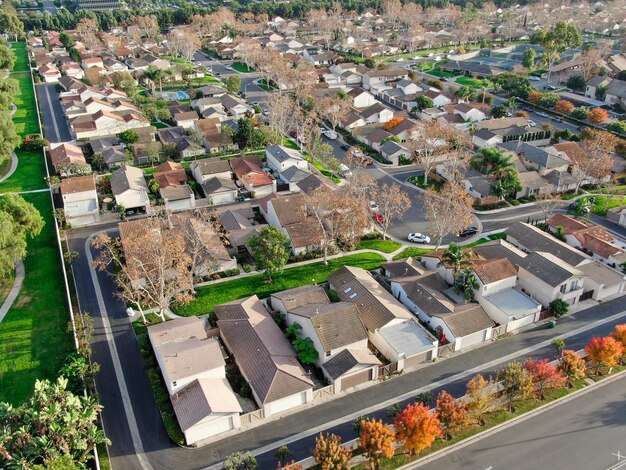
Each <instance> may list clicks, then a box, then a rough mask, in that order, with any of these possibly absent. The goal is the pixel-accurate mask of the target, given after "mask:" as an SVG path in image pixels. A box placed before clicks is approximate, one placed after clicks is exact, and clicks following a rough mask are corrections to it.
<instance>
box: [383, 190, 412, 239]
mask: <svg viewBox="0 0 626 470" xmlns="http://www.w3.org/2000/svg"><path fill="white" fill-rule="evenodd" d="M374 199H375V200H376V202H377V203H378V209H379V211H380V213H381V214H382V215H383V217H384V220H383V221H382V222H381V223H380V226H381V227H382V229H383V240H384V239H386V238H387V229H388V228H389V224H391V221H392V220H394V219H396V218H401V217H402V216H403V215H404V214H405V213H406V211H408V210H409V209H410V208H411V205H412V202H411V199H410V198H409V196H408V195H407V194H406V193H405V192H404V191H403V190H402V189H401V188H400V186H399V185H397V184H394V185H388V184H386V183H384V184H383V185H382V186H380V187H379V190H378V191H376V194H375V196H374Z"/></svg>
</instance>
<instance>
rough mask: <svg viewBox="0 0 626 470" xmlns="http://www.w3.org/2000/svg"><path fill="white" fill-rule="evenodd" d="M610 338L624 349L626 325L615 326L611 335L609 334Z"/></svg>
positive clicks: (625, 344)
mask: <svg viewBox="0 0 626 470" xmlns="http://www.w3.org/2000/svg"><path fill="white" fill-rule="evenodd" d="M611 338H613V339H615V340H617V341H618V342H619V343H621V345H622V346H623V347H624V349H626V323H623V324H621V325H616V326H615V329H614V330H613V333H611ZM625 352H626V351H625Z"/></svg>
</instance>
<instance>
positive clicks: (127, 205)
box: [111, 165, 150, 212]
mask: <svg viewBox="0 0 626 470" xmlns="http://www.w3.org/2000/svg"><path fill="white" fill-rule="evenodd" d="M111 191H112V192H113V196H114V197H115V204H116V205H118V206H120V207H123V208H124V210H131V209H140V210H142V211H144V212H149V210H150V199H148V185H147V184H146V180H145V179H144V177H143V170H142V169H141V168H136V167H133V166H128V165H127V166H125V167H123V168H119V169H117V170H115V171H114V172H113V173H112V174H111Z"/></svg>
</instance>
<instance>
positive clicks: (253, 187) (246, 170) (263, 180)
mask: <svg viewBox="0 0 626 470" xmlns="http://www.w3.org/2000/svg"><path fill="white" fill-rule="evenodd" d="M261 165H263V163H262V162H261V159H260V158H259V157H256V156H249V157H236V158H233V159H231V160H230V167H231V168H232V170H233V173H234V174H235V177H236V178H237V180H238V181H239V182H240V183H241V185H242V186H243V187H244V188H245V189H246V190H247V191H248V192H250V193H254V197H256V198H262V197H264V196H268V195H270V194H273V193H275V192H276V180H275V179H274V178H272V177H271V175H269V173H268V172H267V171H264V170H263V168H262V166H261Z"/></svg>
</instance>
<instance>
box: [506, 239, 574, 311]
mask: <svg viewBox="0 0 626 470" xmlns="http://www.w3.org/2000/svg"><path fill="white" fill-rule="evenodd" d="M518 276H519V285H520V287H521V288H522V289H523V290H524V291H526V292H528V293H529V294H530V295H531V296H532V297H533V298H534V299H537V300H538V301H539V302H541V304H542V305H543V306H544V307H545V308H547V307H549V306H550V304H551V303H552V301H554V300H556V299H561V300H564V301H565V302H567V303H568V304H572V305H573V304H576V303H577V302H578V300H579V298H580V296H581V295H582V293H583V283H584V279H585V274H584V273H583V272H582V271H580V270H579V269H577V268H574V267H572V266H570V265H568V264H567V263H564V262H563V261H562V260H561V259H559V258H558V257H556V256H554V255H553V254H550V253H546V252H541V251H535V252H532V253H530V254H529V255H528V256H526V257H525V258H524V259H522V260H521V261H520V264H519V270H518Z"/></svg>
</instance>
